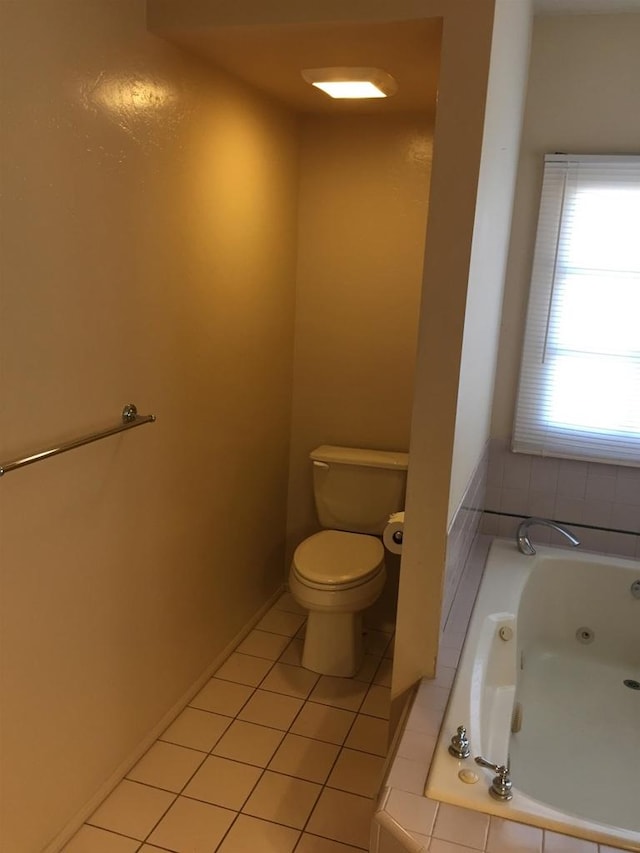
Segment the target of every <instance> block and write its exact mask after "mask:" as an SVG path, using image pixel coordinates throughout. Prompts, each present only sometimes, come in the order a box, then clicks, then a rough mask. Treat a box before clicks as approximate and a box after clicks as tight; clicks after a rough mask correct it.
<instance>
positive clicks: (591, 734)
mask: <svg viewBox="0 0 640 853" xmlns="http://www.w3.org/2000/svg"><path fill="white" fill-rule="evenodd" d="M537 552H538V553H537V554H536V555H535V556H532V557H527V556H524V555H522V554H520V552H519V551H518V550H517V548H516V546H515V543H512V542H507V541H503V540H495V541H494V542H493V545H492V547H491V550H490V553H489V558H488V560H487V567H486V569H485V574H484V577H483V580H482V584H481V586H480V591H479V593H478V598H477V600H476V604H475V607H474V611H473V615H472V618H471V622H470V624H469V630H468V632H467V637H466V640H465V644H464V648H463V652H462V657H461V660H460V664H459V667H458V672H457V676H456V681H455V684H454V687H453V690H452V693H451V697H450V701H449V705H448V708H447V712H446V716H445V719H444V722H443V724H442V729H441V731H440V736H439V739H438V744H437V747H436V750H435V753H434V758H433V761H432V764H431V769H430V772H429V777H428V780H427V787H426V792H425V793H426V795H427V796H428V797H430V798H433V799H435V800H441V801H444V802H449V803H454V804H456V805H460V806H464V807H466V808H470V809H476V810H478V811H482V812H486V813H489V814H494V815H498V816H500V817H503V818H506V819H509V820H516V821H520V822H522V823H528V824H532V825H535V826H539V827H544V828H548V829H551V830H554V831H556V832H563V833H567V834H569V835H574V836H577V837H579V838H585V839H590V840H592V841H597V842H601V843H604V844H610V845H613V846H615V847H621V848H623V849H626V850H635V851H640V591H639V590H638V587H640V583H638V584H635V582H636V581H640V562H638V561H634V560H626V559H618V558H615V557H605V556H602V555H598V554H589V553H581V552H580V549H575V550H574V549H571V550H568V549H564V548H562V549H561V548H549V547H542V546H540V547H537ZM634 584H635V586H634ZM460 725H464V726H465V727H466V728H467V732H468V736H469V740H470V745H471V756H470V757H469V758H467V759H464V760H458V759H456V758H454V757H452V756H451V755H450V754H449V752H448V746H449V743H450V739H451V737H452V735H454V734H455V732H456V729H457V727H458V726H460ZM512 729H513V731H512ZM476 756H482V757H483V758H485V759H488V760H489V761H491V762H492V763H494V764H506V763H507V761H508V760H510V768H511V780H512V783H513V798H512V799H511V800H510V801H508V802H502V801H497V800H495V799H493V798H492V797H491V796H490V795H489V792H488V789H489V786H490V785H491V781H492V779H493V777H494V776H495V773H493V772H492V771H491V770H486V769H484V768H482V767H480V766H479V765H478V764H476V763H475V761H474V758H475V757H476ZM463 780H466V781H463Z"/></svg>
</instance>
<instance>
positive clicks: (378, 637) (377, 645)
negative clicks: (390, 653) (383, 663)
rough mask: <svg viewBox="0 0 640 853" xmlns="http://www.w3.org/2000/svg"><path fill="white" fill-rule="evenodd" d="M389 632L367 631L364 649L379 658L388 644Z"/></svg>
mask: <svg viewBox="0 0 640 853" xmlns="http://www.w3.org/2000/svg"><path fill="white" fill-rule="evenodd" d="M390 639H391V635H390V634H385V633H384V632H383V631H367V632H366V634H365V637H364V650H365V652H366V653H367V654H369V655H377V656H378V658H381V657H382V656H383V655H384V653H385V652H386V650H387V648H388V646H389V640H390Z"/></svg>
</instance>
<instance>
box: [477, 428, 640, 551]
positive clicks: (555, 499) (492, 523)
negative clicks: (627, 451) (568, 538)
mask: <svg viewBox="0 0 640 853" xmlns="http://www.w3.org/2000/svg"><path fill="white" fill-rule="evenodd" d="M485 511H486V512H485V514H484V516H483V519H482V525H481V529H482V532H483V533H486V534H489V535H492V536H502V537H505V538H508V537H511V536H513V535H515V530H516V528H517V526H518V524H519V523H520V520H521V519H522V518H526V517H528V516H541V517H543V518H553V519H555V520H556V521H562V522H564V523H565V524H567V525H569V527H571V528H573V529H575V532H576V535H577V536H578V538H579V539H580V540H581V543H582V547H584V548H585V549H587V550H589V551H597V552H600V553H605V554H615V555H617V556H620V557H640V468H632V467H629V466H623V465H604V464H601V463H598V462H580V461H577V460H574V459H555V458H552V457H542V456H529V455H527V454H523V453H513V452H512V451H511V450H510V448H509V444H508V442H506V441H503V440H501V439H492V440H491V442H490V444H489V465H488V471H487V491H486V500H485ZM534 536H535V540H536V541H538V542H539V543H540V544H541V545H546V544H551V545H560V546H564V545H566V542H565V541H564V540H562V538H561V537H560V536H559V535H558V534H556V533H553V532H551V531H549V530H545V529H544V528H542V527H538V528H535V529H534Z"/></svg>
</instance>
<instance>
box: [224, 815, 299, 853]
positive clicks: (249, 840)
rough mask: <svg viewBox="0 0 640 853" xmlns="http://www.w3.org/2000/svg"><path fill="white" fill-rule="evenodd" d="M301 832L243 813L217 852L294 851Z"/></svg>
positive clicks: (266, 852)
mask: <svg viewBox="0 0 640 853" xmlns="http://www.w3.org/2000/svg"><path fill="white" fill-rule="evenodd" d="M299 837H300V832H299V830H297V829H290V828H289V827H288V826H278V825H277V824H275V823H269V822H268V821H266V820H260V819H259V818H256V817H250V816H249V815H244V814H241V815H239V816H238V819H237V820H236V822H235V823H234V824H233V826H232V827H231V831H230V832H229V834H228V835H227V837H226V838H225V840H224V842H223V843H222V844H221V845H220V847H218V851H217V853H253V851H255V853H258V851H259V853H292V851H293V849H294V847H295V846H296V843H297V841H298V838H299Z"/></svg>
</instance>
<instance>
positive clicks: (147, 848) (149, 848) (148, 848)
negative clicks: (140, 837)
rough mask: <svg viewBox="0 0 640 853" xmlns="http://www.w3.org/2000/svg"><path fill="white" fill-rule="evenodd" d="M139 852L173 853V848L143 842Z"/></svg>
mask: <svg viewBox="0 0 640 853" xmlns="http://www.w3.org/2000/svg"><path fill="white" fill-rule="evenodd" d="M139 853H171V850H167V848H166V847H156V846H155V845H151V844H143V845H142V847H141V848H140V850H139Z"/></svg>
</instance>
